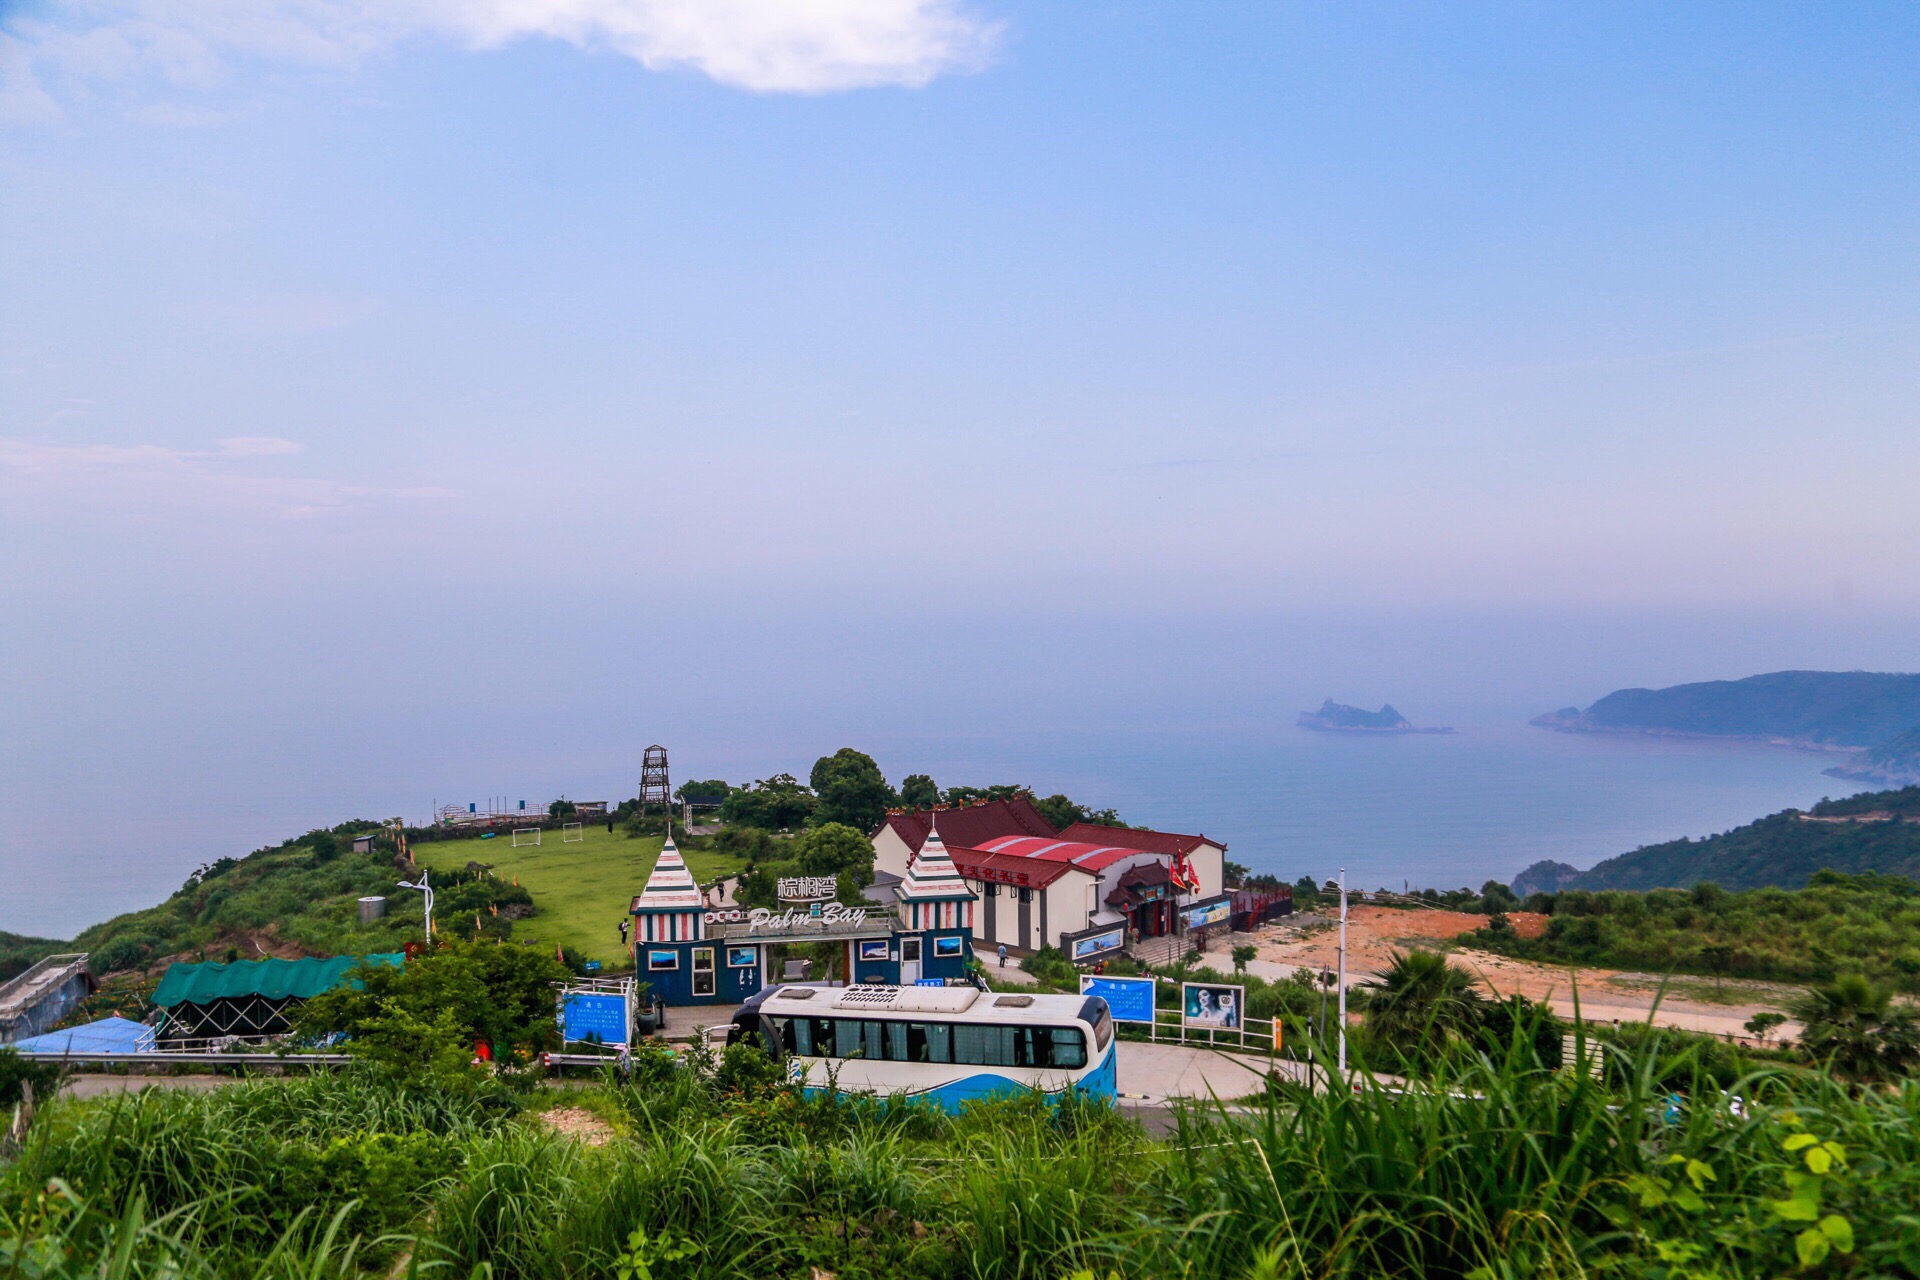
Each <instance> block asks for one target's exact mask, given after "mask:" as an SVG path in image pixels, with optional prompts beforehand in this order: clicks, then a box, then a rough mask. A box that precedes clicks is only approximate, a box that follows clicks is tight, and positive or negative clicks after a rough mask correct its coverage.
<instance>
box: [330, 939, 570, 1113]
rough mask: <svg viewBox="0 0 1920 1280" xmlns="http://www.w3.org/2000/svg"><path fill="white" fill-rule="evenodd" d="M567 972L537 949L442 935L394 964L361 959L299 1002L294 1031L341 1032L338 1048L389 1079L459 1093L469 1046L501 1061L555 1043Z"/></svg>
mask: <svg viewBox="0 0 1920 1280" xmlns="http://www.w3.org/2000/svg"><path fill="white" fill-rule="evenodd" d="M571 976H572V974H571V973H570V972H569V971H568V969H567V967H566V966H565V965H564V964H562V963H560V962H559V961H558V960H555V959H554V958H553V957H552V956H551V955H550V954H548V953H547V952H546V951H544V950H541V949H539V948H535V947H527V946H520V945H516V944H513V943H497V942H485V941H481V942H463V941H459V940H454V939H449V940H447V941H445V942H442V943H440V944H439V945H437V946H436V947H435V948H434V949H433V950H431V951H428V952H425V953H424V954H422V955H419V956H416V957H414V958H413V959H410V960H408V961H407V962H406V963H405V964H404V965H388V964H362V965H361V966H360V967H359V968H357V969H355V970H354V971H353V984H352V985H347V986H339V987H335V988H333V989H332V990H331V991H323V992H321V993H320V994H319V995H317V996H315V997H314V998H313V999H311V1000H309V1001H307V1003H306V1004H305V1005H304V1006H303V1007H302V1008H301V1010H300V1012H299V1014H298V1015H297V1016H296V1018H295V1019H294V1031H295V1033H296V1034H297V1035H301V1036H305V1037H310V1038H313V1039H321V1038H325V1037H328V1036H332V1035H334V1034H340V1035H343V1036H345V1037H346V1040H345V1046H346V1051H347V1052H349V1053H352V1054H355V1055H357V1056H359V1057H362V1058H366V1059H367V1060H369V1061H370V1062H372V1063H374V1064H375V1065H376V1066H378V1067H380V1068H382V1069H383V1070H384V1071H385V1072H386V1073H387V1074H389V1075H391V1076H394V1077H396V1078H419V1077H430V1078H432V1079H433V1080H434V1081H435V1082H436V1083H437V1084H439V1085H441V1086H443V1087H447V1088H454V1089H468V1088H471V1087H473V1085H474V1084H475V1083H476V1081H475V1079H474V1073H473V1072H471V1071H469V1070H468V1069H467V1063H468V1061H469V1059H470V1058H471V1057H472V1055H473V1050H474V1046H475V1045H476V1044H480V1043H485V1044H487V1045H488V1046H490V1048H491V1050H492V1052H493V1055H494V1060H495V1061H496V1062H497V1063H499V1064H501V1065H502V1066H507V1067H511V1066H513V1065H516V1064H519V1065H526V1064H529V1063H531V1062H532V1061H533V1060H534V1059H535V1057H536V1055H538V1054H539V1053H540V1051H542V1050H545V1049H553V1048H558V1047H559V1035H560V1033H559V1029H558V1028H557V1027H556V1026H555V1023H554V1016H553V998H554V996H553V984H554V983H556V982H564V981H566V980H567V979H568V978H570V977H571Z"/></svg>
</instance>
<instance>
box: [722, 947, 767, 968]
mask: <svg viewBox="0 0 1920 1280" xmlns="http://www.w3.org/2000/svg"><path fill="white" fill-rule="evenodd" d="M759 950H760V949H759V948H758V947H728V948H727V967H728V968H729V969H751V968H753V966H754V965H756V964H758V963H759V960H760V957H759Z"/></svg>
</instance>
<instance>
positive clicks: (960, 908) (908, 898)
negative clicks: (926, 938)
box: [893, 825, 974, 930]
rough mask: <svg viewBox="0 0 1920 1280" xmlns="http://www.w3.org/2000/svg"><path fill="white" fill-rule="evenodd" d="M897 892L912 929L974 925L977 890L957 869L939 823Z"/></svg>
mask: <svg viewBox="0 0 1920 1280" xmlns="http://www.w3.org/2000/svg"><path fill="white" fill-rule="evenodd" d="M893 892H894V896H895V897H897V898H899V899H900V914H901V916H902V918H903V923H904V924H905V925H906V927H907V928H908V929H915V930H920V929H971V928H973V903H974V896H973V890H971V889H969V888H967V882H966V881H965V880H962V879H961V878H960V872H959V871H958V870H956V869H955V867H954V865H953V859H952V858H951V857H949V856H948V854H947V846H946V842H945V841H943V840H941V839H940V828H939V827H938V826H937V825H936V826H935V827H934V829H933V830H932V831H930V832H928V833H927V842H926V843H925V844H923V845H921V846H920V856H919V857H917V858H915V859H914V860H913V863H912V865H910V866H909V867H908V868H907V874H906V875H905V876H904V877H903V878H902V879H901V881H900V883H899V884H897V885H895V886H893Z"/></svg>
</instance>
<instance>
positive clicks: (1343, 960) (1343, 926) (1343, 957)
mask: <svg viewBox="0 0 1920 1280" xmlns="http://www.w3.org/2000/svg"><path fill="white" fill-rule="evenodd" d="M1346 1084H1347V869H1346V868H1345V867H1342V868H1340V1087H1341V1088H1343V1089H1344V1088H1346Z"/></svg>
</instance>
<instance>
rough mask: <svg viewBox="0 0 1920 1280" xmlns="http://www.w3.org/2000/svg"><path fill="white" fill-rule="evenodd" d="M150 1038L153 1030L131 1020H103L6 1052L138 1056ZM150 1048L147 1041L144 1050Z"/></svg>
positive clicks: (29, 1041)
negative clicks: (142, 1045) (144, 1039)
mask: <svg viewBox="0 0 1920 1280" xmlns="http://www.w3.org/2000/svg"><path fill="white" fill-rule="evenodd" d="M152 1035H153V1028H152V1027H148V1026H144V1025H142V1024H141V1023H138V1022H134V1021H132V1020H131V1019H128V1018H102V1019H100V1021H98V1022H89V1023H87V1024H86V1025H85V1026H83V1027H68V1028H67V1029H66V1030H65V1031H49V1032H47V1033H46V1034H45V1035H42V1036H29V1037H28V1038H27V1039H25V1040H16V1041H15V1042H14V1043H12V1044H10V1045H8V1046H7V1048H9V1049H18V1050H20V1052H22V1053H138V1052H140V1041H141V1040H142V1039H143V1038H146V1037H151V1036H152ZM152 1047H153V1042H152V1040H151V1039H148V1040H147V1048H148V1049H149V1050H151V1049H152Z"/></svg>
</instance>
